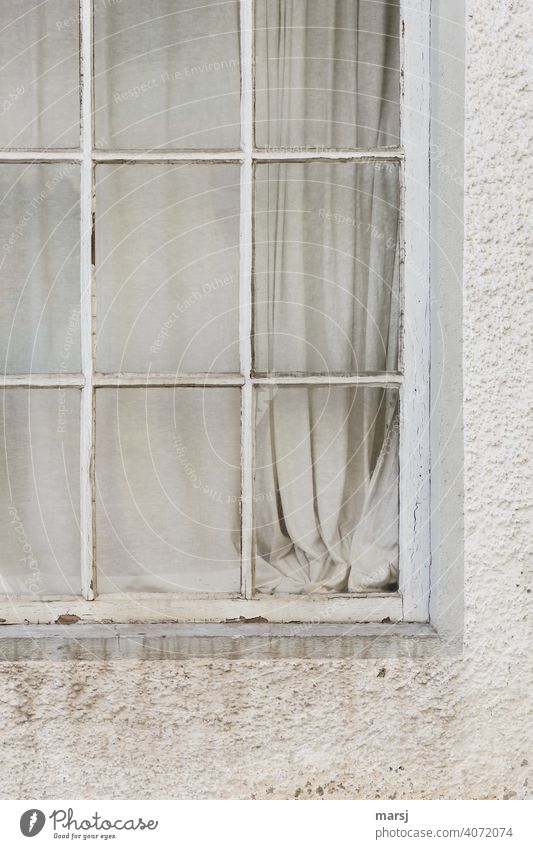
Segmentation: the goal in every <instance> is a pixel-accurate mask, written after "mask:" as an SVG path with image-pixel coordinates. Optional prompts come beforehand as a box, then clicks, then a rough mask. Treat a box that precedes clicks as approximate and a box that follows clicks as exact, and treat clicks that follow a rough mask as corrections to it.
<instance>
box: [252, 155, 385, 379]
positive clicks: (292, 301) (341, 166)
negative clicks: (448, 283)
mask: <svg viewBox="0 0 533 849" xmlns="http://www.w3.org/2000/svg"><path fill="white" fill-rule="evenodd" d="M399 206H400V192H399V167H398V165H397V164H395V163H392V162H382V163H354V162H307V163H298V162H292V163H286V164H283V163H280V164H279V163H269V164H265V165H258V166H257V167H256V183H255V211H254V231H255V232H254V236H255V263H254V266H255V274H254V357H255V359H254V363H255V369H256V371H258V372H303V373H313V372H314V373H319V374H323V373H333V374H335V373H338V374H344V373H357V372H359V373H365V372H382V371H392V370H395V369H396V368H397V364H398V326H399V279H400V270H399V269H400V263H399V221H400V215H399Z"/></svg>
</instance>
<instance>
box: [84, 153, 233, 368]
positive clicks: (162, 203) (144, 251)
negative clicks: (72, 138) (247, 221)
mask: <svg viewBox="0 0 533 849" xmlns="http://www.w3.org/2000/svg"><path fill="white" fill-rule="evenodd" d="M239 196H240V195H239V166H238V165H234V164H226V163H224V164H222V165H221V164H210V163H208V164H201V163H195V164H192V165H191V164H181V165H155V164H149V165H146V164H134V165H121V166H116V165H102V166H98V167H97V169H96V319H97V342H96V364H97V369H98V370H99V371H103V372H113V371H126V372H149V371H152V372H156V373H161V372H168V373H170V374H175V373H182V374H183V373H193V374H194V373H196V372H238V371H239V223H240V218H239V212H240V210H239Z"/></svg>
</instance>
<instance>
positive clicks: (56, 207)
mask: <svg viewBox="0 0 533 849" xmlns="http://www.w3.org/2000/svg"><path fill="white" fill-rule="evenodd" d="M79 198H80V171H79V166H78V165H76V164H73V163H69V162H66V163H61V164H60V163H57V164H55V163H54V164H39V165H28V164H15V163H9V164H3V165H0V203H1V205H2V215H1V216H0V268H1V270H0V287H1V296H2V309H1V310H0V362H1V366H0V368H1V371H2V372H3V373H13V374H17V373H19V374H20V373H23V374H24V373H30V372H36V373H46V372H61V373H62V374H68V373H72V372H77V371H79V370H80V339H79V323H80V282H79V281H80V257H79V241H80V211H79Z"/></svg>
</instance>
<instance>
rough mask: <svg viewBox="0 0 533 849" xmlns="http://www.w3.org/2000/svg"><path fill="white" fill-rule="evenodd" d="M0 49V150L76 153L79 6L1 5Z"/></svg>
mask: <svg viewBox="0 0 533 849" xmlns="http://www.w3.org/2000/svg"><path fill="white" fill-rule="evenodd" d="M0 44H1V50H0V105H1V110H2V111H1V120H0V147H14V148H32V147H61V148H70V147H72V148H75V147H78V146H79V141H80V96H79V3H78V0H45V2H42V0H41V2H36V0H4V2H2V3H0Z"/></svg>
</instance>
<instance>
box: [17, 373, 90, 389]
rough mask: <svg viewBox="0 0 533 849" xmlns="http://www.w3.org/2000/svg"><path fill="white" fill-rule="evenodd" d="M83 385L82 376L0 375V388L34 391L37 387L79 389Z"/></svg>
mask: <svg viewBox="0 0 533 849" xmlns="http://www.w3.org/2000/svg"><path fill="white" fill-rule="evenodd" d="M84 385H85V379H84V377H83V375H82V374H14V375H0V386H3V387H4V388H7V387H10V386H14V387H17V386H27V387H32V388H34V389H38V388H39V387H50V388H54V387H60V386H73V387H79V388H80V389H81V388H82V387H83V386H84Z"/></svg>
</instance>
